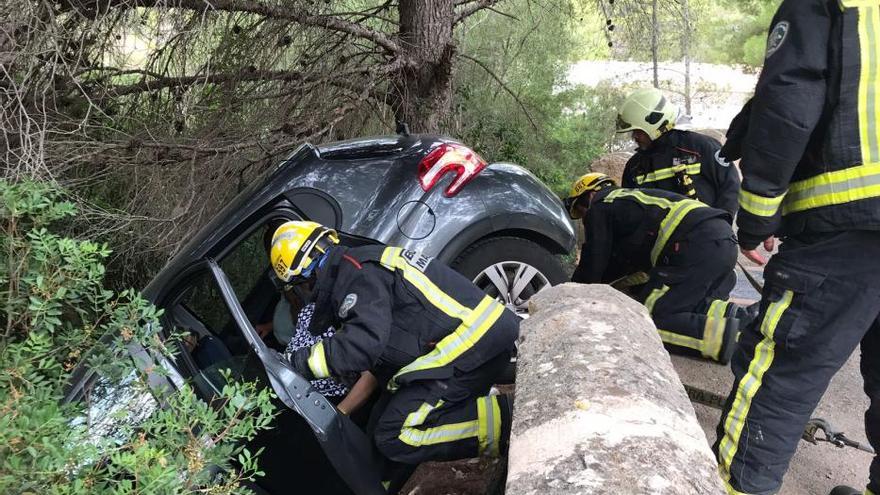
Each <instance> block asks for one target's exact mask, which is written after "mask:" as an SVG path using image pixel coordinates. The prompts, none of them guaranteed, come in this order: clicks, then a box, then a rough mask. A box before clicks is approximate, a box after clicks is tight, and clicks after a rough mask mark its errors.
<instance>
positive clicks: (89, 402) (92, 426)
mask: <svg viewBox="0 0 880 495" xmlns="http://www.w3.org/2000/svg"><path fill="white" fill-rule="evenodd" d="M90 381H92V382H93V383H91V384H90V385H89V386H88V387H87V390H88V392H87V393H86V395H85V396H84V397H83V399H82V400H83V403H85V405H86V407H85V410H84V412H83V414H82V415H81V416H79V417H76V418H74V419H73V420H72V421H71V422H70V426H71V427H72V428H80V427H83V428H85V431H86V432H87V436H86V440H85V441H86V442H88V443H90V444H92V445H93V446H95V447H99V446H101V445H107V443H108V442H109V443H112V444H116V445H125V444H126V443H128V442H129V441H130V440H131V439H132V437H134V435H135V433H136V432H137V431H138V429H140V427H141V425H142V424H143V423H144V421H145V420H146V419H147V418H149V417H150V415H151V414H153V412H154V411H156V409H158V407H159V403H158V402H157V401H156V399H155V397H153V395H152V394H151V393H150V392H149V390H147V389H146V387H145V386H144V385H143V382H141V381H140V380H138V372H137V370H134V369H133V370H132V371H131V372H130V373H129V374H128V375H127V376H125V377H124V378H123V379H121V380H115V381H114V380H110V379H109V378H106V377H104V376H100V375H95V376H94V377H93V378H92V379H91V380H90ZM95 460H96V459H80V462H79V464H78V467H77V468H75V469H76V470H78V469H80V468H82V467H84V466H88V465H89V464H91V463H93V462H94V461H95Z"/></svg>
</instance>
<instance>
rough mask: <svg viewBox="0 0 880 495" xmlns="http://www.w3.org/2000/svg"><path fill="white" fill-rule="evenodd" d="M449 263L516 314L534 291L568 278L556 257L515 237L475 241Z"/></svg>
mask: <svg viewBox="0 0 880 495" xmlns="http://www.w3.org/2000/svg"><path fill="white" fill-rule="evenodd" d="M451 266H452V268H454V269H455V270H457V271H458V272H459V273H461V274H462V275H464V276H465V277H467V278H468V279H469V280H471V281H473V282H474V284H476V285H477V286H478V287H479V288H480V289H483V290H484V291H485V292H486V293H487V294H489V295H491V296H494V297H498V298H499V299H500V300H502V301H503V302H504V303H505V305H506V306H507V307H508V308H509V309H511V310H513V311H515V312H516V313H517V314H518V315H520V316H526V315H527V309H528V300H529V298H531V296H533V295H534V294H535V293H536V292H538V291H540V290H541V289H544V288H545V287H547V286H551V285H557V284H560V283H563V282H565V281H567V280H568V277H567V276H566V275H565V270H564V269H563V267H562V262H561V261H560V260H559V257H558V256H556V255H554V254H553V253H551V252H550V251H548V250H547V249H545V248H544V247H543V246H541V245H540V244H538V243H536V242H533V241H530V240H528V239H522V238H519V237H507V236H504V237H491V238H489V239H483V240H480V241H477V242H475V243H474V244H472V245H471V246H470V247H468V248H467V249H465V250H464V251H463V252H462V253H461V254H460V255H459V256H458V257H457V258H456V259H455V260H454V261H453V262H452V265H451ZM505 289H506V290H505Z"/></svg>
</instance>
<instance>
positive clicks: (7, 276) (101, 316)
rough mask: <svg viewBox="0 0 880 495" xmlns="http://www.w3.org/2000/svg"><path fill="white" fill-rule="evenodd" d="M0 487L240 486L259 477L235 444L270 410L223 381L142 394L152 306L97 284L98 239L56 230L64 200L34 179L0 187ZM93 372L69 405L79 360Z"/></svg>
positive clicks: (65, 215) (154, 346)
mask: <svg viewBox="0 0 880 495" xmlns="http://www.w3.org/2000/svg"><path fill="white" fill-rule="evenodd" d="M0 198H2V200H0V221H2V228H3V230H2V232H0V252H2V253H3V261H2V262H0V366H2V372H0V493H34V494H37V493H39V494H46V493H58V494H79V493H83V494H85V493H89V494H92V493H108V494H109V493H114V494H119V493H134V492H137V493H144V494H160V493H162V494H164V493H195V492H199V493H217V494H220V493H223V494H226V493H241V492H244V491H245V489H244V488H243V487H242V484H241V483H242V481H244V480H248V479H252V478H253V477H254V476H257V475H259V474H260V473H259V472H258V470H257V467H256V460H255V455H254V454H253V453H251V452H249V451H247V450H246V449H245V448H244V447H243V446H242V445H243V444H244V443H245V442H246V441H247V440H248V439H250V438H253V436H254V435H255V434H256V432H257V431H258V430H260V429H262V428H265V427H267V426H268V424H269V421H270V420H271V418H272V415H273V406H272V404H271V395H270V392H269V391H268V390H266V389H258V388H257V386H256V385H255V384H250V383H231V382H230V383H229V385H227V386H226V387H225V388H224V389H223V390H222V391H221V393H220V395H219V396H218V398H217V399H215V401H213V402H212V403H210V404H209V403H207V402H204V401H202V400H201V399H199V398H198V397H196V396H195V394H194V392H193V391H192V390H191V389H190V388H188V387H187V386H186V385H182V386H181V387H180V388H179V391H177V392H173V391H170V390H169V391H168V393H166V394H165V395H164V396H160V397H159V399H158V400H161V402H162V406H161V407H160V406H159V402H158V401H157V399H156V398H154V396H153V395H152V394H151V393H150V390H151V389H150V388H149V386H148V376H147V375H148V373H159V372H161V370H158V369H144V370H141V371H135V370H136V368H135V366H134V362H133V361H132V359H131V358H130V354H129V350H128V349H129V348H130V347H132V346H135V345H142V346H143V348H144V349H145V350H146V352H148V353H149V354H150V355H151V356H154V357H155V358H157V359H161V358H163V357H164V358H168V357H171V356H170V352H169V349H168V348H167V347H165V346H164V345H163V343H162V341H160V339H159V338H158V337H157V333H158V332H159V330H160V326H159V321H158V317H159V316H160V313H159V311H157V310H156V308H154V307H153V306H152V305H151V304H149V303H148V302H147V301H146V300H144V299H143V298H142V297H141V296H140V295H139V294H138V293H137V292H135V291H131V290H128V291H123V292H120V293H114V292H112V291H109V290H106V289H105V288H104V287H103V278H104V265H103V261H104V259H105V258H106V257H107V256H108V255H109V254H110V251H109V249H108V248H107V246H106V245H105V244H101V243H96V242H93V241H89V240H75V239H70V238H65V237H62V236H59V235H57V234H56V233H54V232H53V226H56V225H57V224H59V223H60V222H64V221H69V220H70V219H71V217H73V216H74V215H75V214H76V209H75V208H74V206H73V205H72V204H71V203H69V202H66V201H64V200H63V194H62V192H61V191H59V190H57V189H56V188H53V187H51V186H49V185H46V184H43V183H37V182H17V183H12V182H7V181H0ZM81 362H82V363H87V364H88V369H89V370H93V371H94V377H95V378H94V379H93V380H91V381H90V383H91V387H90V388H89V390H88V393H86V394H85V395H84V398H83V400H78V401H74V402H69V403H68V402H65V400H64V397H65V392H66V390H65V389H66V387H67V385H68V383H69V382H70V380H71V376H72V374H73V373H76V372H77V364H78V363H81Z"/></svg>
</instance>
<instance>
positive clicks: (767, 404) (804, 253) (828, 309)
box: [713, 231, 880, 495]
mask: <svg viewBox="0 0 880 495" xmlns="http://www.w3.org/2000/svg"><path fill="white" fill-rule="evenodd" d="M764 279H765V281H766V283H765V286H764V293H763V295H762V298H761V309H760V314H759V315H758V318H757V319H756V320H755V321H754V322H753V323H752V325H751V326H749V327H748V328H747V329H745V331H743V333H742V335H741V336H740V340H739V346H738V349H737V351H736V353H735V354H734V356H733V360H732V361H731V367H732V368H733V373H734V376H735V378H736V380H735V382H734V385H733V390H732V391H731V394H730V396H729V397H728V401H727V406H726V407H725V409H724V413H723V414H722V416H721V421H720V422H719V424H718V440H717V441H716V443H715V445H714V447H713V448H714V451H715V453H716V456H717V457H718V462H719V468H720V471H721V474H722V477H723V478H724V480H725V481H726V483H727V484H728V491H729V492H730V493H742V494H756V495H765V494H773V493H776V491H777V490H778V489H779V487H780V485H781V484H782V477H783V475H784V474H785V471H786V470H787V469H788V464H789V461H790V460H791V457H792V455H793V454H794V452H795V449H796V447H797V443H798V440H799V439H800V437H801V433H802V432H803V430H804V426H805V425H806V423H807V421H809V419H810V415H811V414H812V413H813V410H814V409H815V407H816V405H817V404H818V402H819V399H820V398H821V397H822V395H823V394H824V393H825V389H826V388H827V387H828V383H829V382H830V380H831V378H832V377H833V376H834V374H835V373H836V372H837V371H838V370H839V369H840V367H841V366H842V365H843V364H844V363H845V362H846V360H847V359H848V358H849V357H850V355H851V354H852V353H853V351H854V350H855V349H856V348H857V347H859V346H860V345H861V351H862V354H861V360H862V361H861V368H862V375H863V377H864V380H865V393H867V394H868V397H869V398H870V406H869V409H868V412H867V413H866V414H865V425H866V429H867V435H868V440H869V441H870V443H871V445H872V446H873V447H874V449H875V450H878V451H880V320H878V316H880V232H858V231H853V232H843V233H835V234H826V235H822V236H799V237H797V238H788V239H786V240H785V241H784V243H783V244H782V248H781V250H780V252H779V253H778V254H776V255H775V256H773V258H772V259H771V260H770V263H769V264H768V265H767V268H766V269H765V271H764ZM869 489H870V490H871V492H873V493H875V494H880V458H878V457H875V458H874V461H873V463H872V464H871V473H870V485H869Z"/></svg>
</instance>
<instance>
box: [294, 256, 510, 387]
mask: <svg viewBox="0 0 880 495" xmlns="http://www.w3.org/2000/svg"><path fill="white" fill-rule="evenodd" d="M329 256H330V258H329V260H328V261H327V262H326V264H325V266H322V267H321V268H319V271H318V274H317V277H318V278H317V282H316V285H315V293H314V297H313V299H314V301H315V314H314V316H313V320H312V328H313V329H317V330H316V331H318V332H321V331H323V330H321V329H326V328H327V327H326V325H327V324H328V323H329V324H332V325H333V326H335V327H337V328H338V329H339V330H338V331H337V333H336V334H335V335H333V337H331V338H329V339H326V340H324V341H322V342H320V343H318V344H316V345H315V346H313V347H312V348H311V349H300V350H299V351H297V355H296V356H294V359H293V361H294V364H295V366H296V368H297V370H298V371H300V372H301V373H303V374H304V375H306V376H307V377H310V376H309V375H311V376H313V377H317V378H321V377H324V376H347V375H351V374H355V373H359V372H361V371H367V370H369V371H372V372H373V373H374V374H375V375H376V376H377V377H379V379H380V380H389V382H388V385H389V388H391V389H394V388H396V387H398V386H400V385H402V384H404V383H407V382H410V381H413V380H418V379H444V378H448V377H451V376H452V375H453V372H454V370H455V369H457V370H459V371H465V372H466V371H470V370H472V369H474V368H476V367H478V366H479V365H481V364H483V363H485V362H486V361H488V360H490V359H491V358H493V357H495V356H497V355H498V354H500V353H502V352H507V351H510V350H511V349H512V348H513V345H514V341H515V340H516V338H517V335H518V333H519V318H517V317H516V316H515V315H514V314H513V313H511V312H510V311H508V310H507V309H505V307H504V306H503V305H501V304H500V303H498V302H496V301H495V300H494V299H493V298H491V297H489V296H487V295H486V294H485V293H484V292H482V291H481V290H480V289H478V288H477V287H476V286H475V285H474V284H473V283H471V282H470V281H469V280H467V279H466V278H465V277H463V276H462V275H461V274H459V273H458V272H456V271H454V270H452V269H451V268H449V267H448V266H446V265H444V264H443V263H441V262H438V261H436V260H433V259H431V258H428V257H426V256H423V255H421V254H419V253H418V252H415V251H409V250H405V249H402V248H395V247H386V246H363V247H356V248H346V247H343V246H338V247H335V248H333V250H332V251H331V252H330V255H329ZM313 333H314V332H313Z"/></svg>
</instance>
